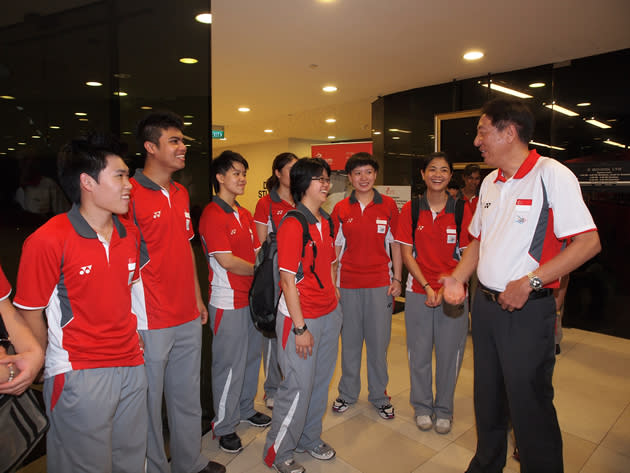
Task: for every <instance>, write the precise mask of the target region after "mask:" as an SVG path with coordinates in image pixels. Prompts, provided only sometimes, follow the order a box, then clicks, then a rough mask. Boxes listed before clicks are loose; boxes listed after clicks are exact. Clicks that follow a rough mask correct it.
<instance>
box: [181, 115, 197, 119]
mask: <svg viewBox="0 0 630 473" xmlns="http://www.w3.org/2000/svg"><path fill="white" fill-rule="evenodd" d="M184 118H195V116H194V115H184Z"/></svg>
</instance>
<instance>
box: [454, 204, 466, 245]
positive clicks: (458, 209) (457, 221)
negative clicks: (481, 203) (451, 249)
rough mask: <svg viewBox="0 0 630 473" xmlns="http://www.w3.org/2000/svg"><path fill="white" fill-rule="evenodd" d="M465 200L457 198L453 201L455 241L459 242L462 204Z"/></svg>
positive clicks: (462, 213) (462, 214) (462, 211)
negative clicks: (455, 227)
mask: <svg viewBox="0 0 630 473" xmlns="http://www.w3.org/2000/svg"><path fill="white" fill-rule="evenodd" d="M465 205H466V201H465V200H464V199H457V200H456V201H455V225H456V226H457V243H459V234H460V232H461V231H462V220H463V219H464V206H465Z"/></svg>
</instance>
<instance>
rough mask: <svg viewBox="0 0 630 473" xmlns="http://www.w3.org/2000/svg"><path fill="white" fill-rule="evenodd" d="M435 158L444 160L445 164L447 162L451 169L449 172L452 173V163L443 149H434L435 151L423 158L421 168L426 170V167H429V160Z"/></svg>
mask: <svg viewBox="0 0 630 473" xmlns="http://www.w3.org/2000/svg"><path fill="white" fill-rule="evenodd" d="M437 158H440V159H443V160H444V161H446V164H448V167H449V169H450V170H451V174H453V163H451V160H450V159H449V158H448V155H447V154H446V153H444V152H443V151H436V152H435V153H431V154H430V155H428V156H427V157H426V158H424V161H423V163H422V170H423V171H425V172H426V170H427V168H428V167H429V164H431V161H433V160H434V159H437Z"/></svg>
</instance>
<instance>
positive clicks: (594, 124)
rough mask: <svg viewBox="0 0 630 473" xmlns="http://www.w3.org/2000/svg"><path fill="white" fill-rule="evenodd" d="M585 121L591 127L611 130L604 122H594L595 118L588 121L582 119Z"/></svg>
mask: <svg viewBox="0 0 630 473" xmlns="http://www.w3.org/2000/svg"><path fill="white" fill-rule="evenodd" d="M584 120H585V121H586V123H589V124H591V125H593V126H596V127H597V128H603V129H607V128H612V127H611V126H610V125H609V124H607V123H604V122H600V121H599V120H595V117H591V118H588V119H586V118H585V119H584Z"/></svg>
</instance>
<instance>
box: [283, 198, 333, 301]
mask: <svg viewBox="0 0 630 473" xmlns="http://www.w3.org/2000/svg"><path fill="white" fill-rule="evenodd" d="M326 215H328V214H326ZM290 217H293V218H296V219H297V220H298V222H300V224H301V225H302V258H304V253H305V251H306V245H308V242H309V241H311V242H313V264H311V267H310V270H311V272H312V273H313V276H315V279H316V280H317V284H319V287H320V288H321V289H323V288H324V285H323V284H322V282H321V280H320V279H319V276H318V275H317V273H316V272H315V259H316V258H317V245H315V242H314V241H313V238H312V237H311V233H310V232H309V230H308V221H307V220H306V216H305V215H304V214H303V213H302V212H300V211H299V210H289V211H288V212H287V213H286V214H285V216H284V218H290ZM284 218H283V220H284ZM328 222H329V223H330V217H328Z"/></svg>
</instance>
